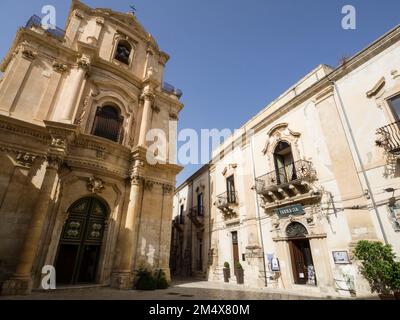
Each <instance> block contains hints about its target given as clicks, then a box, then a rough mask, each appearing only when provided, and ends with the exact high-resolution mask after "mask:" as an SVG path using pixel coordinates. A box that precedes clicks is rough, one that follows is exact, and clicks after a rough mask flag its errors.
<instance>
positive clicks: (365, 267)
mask: <svg viewBox="0 0 400 320" xmlns="http://www.w3.org/2000/svg"><path fill="white" fill-rule="evenodd" d="M354 256H355V257H356V258H357V259H358V260H360V261H361V268H360V271H361V274H362V275H363V276H364V277H365V279H367V281H368V282H369V284H370V286H371V290H372V292H377V293H378V294H382V295H390V294H393V293H396V292H398V291H399V290H400V263H399V262H396V255H395V254H394V253H393V249H392V247H391V246H390V245H384V244H383V243H380V242H370V241H360V242H358V244H357V246H356V248H355V251H354Z"/></svg>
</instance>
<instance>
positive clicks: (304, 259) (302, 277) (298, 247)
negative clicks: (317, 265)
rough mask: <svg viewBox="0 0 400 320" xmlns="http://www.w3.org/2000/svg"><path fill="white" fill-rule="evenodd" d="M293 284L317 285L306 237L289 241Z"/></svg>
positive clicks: (308, 242)
mask: <svg viewBox="0 0 400 320" xmlns="http://www.w3.org/2000/svg"><path fill="white" fill-rule="evenodd" d="M289 248H290V254H291V259H292V268H293V277H294V281H295V284H302V285H305V284H309V285H317V282H316V277H315V269H314V262H313V257H312V253H311V247H310V241H309V240H308V239H294V240H290V241H289Z"/></svg>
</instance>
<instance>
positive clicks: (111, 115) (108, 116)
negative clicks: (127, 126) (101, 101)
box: [92, 106, 124, 143]
mask: <svg viewBox="0 0 400 320" xmlns="http://www.w3.org/2000/svg"><path fill="white" fill-rule="evenodd" d="M123 122H124V118H123V117H122V116H121V115H120V112H119V110H117V109H116V108H115V107H113V106H104V107H100V108H98V109H97V112H96V118H95V120H94V124H93V130H92V134H93V135H95V136H98V137H102V138H105V139H108V140H111V141H114V142H118V143H120V142H121V141H122V139H123V131H122V130H123V126H122V125H123Z"/></svg>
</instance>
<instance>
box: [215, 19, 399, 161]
mask: <svg viewBox="0 0 400 320" xmlns="http://www.w3.org/2000/svg"><path fill="white" fill-rule="evenodd" d="M399 40H400V24H399V25H397V26H396V27H394V28H393V29H391V30H389V31H388V32H387V33H385V34H384V35H382V36H381V37H379V38H378V39H377V40H375V41H374V42H372V43H371V44H370V45H368V46H367V47H365V48H364V49H362V50H361V51H359V52H357V53H356V54H355V55H353V56H352V57H351V58H350V59H348V60H347V61H346V62H345V63H343V64H341V65H339V66H338V67H336V68H335V69H332V71H331V72H329V73H327V74H326V76H325V77H323V78H321V79H319V80H318V81H316V82H315V83H313V84H312V85H310V86H309V87H308V88H306V89H305V90H303V91H302V92H301V93H299V94H298V95H295V96H294V97H293V98H291V99H289V100H288V101H287V102H285V103H284V104H283V105H282V106H280V107H279V108H276V110H273V107H274V105H275V104H276V102H278V101H279V99H280V98H282V97H283V96H285V94H287V93H288V92H290V91H291V90H293V87H295V86H296V85H298V84H299V83H301V81H302V80H300V82H297V83H296V84H295V85H294V86H292V87H291V89H288V90H286V91H285V93H283V94H282V95H280V96H279V97H278V98H277V99H275V100H273V102H272V103H270V104H269V105H268V106H267V107H264V108H263V109H262V110H261V111H260V112H258V113H257V114H256V115H255V116H253V117H252V118H251V119H250V120H249V121H247V122H246V123H245V124H244V125H243V126H241V127H240V129H239V130H237V132H242V133H243V132H248V131H249V130H254V131H259V130H261V129H262V128H264V127H265V126H266V125H268V124H269V123H271V122H273V121H275V120H276V118H277V117H279V116H281V115H282V114H284V113H287V112H288V111H289V110H291V109H293V108H295V107H296V106H298V105H299V104H300V103H302V102H304V101H305V100H307V99H309V98H310V97H312V96H313V95H315V94H317V93H318V92H321V90H323V89H325V88H326V87H327V86H329V85H330V84H331V82H332V81H337V80H339V79H341V78H343V77H344V76H346V75H347V74H349V73H350V72H352V71H354V70H355V69H357V68H358V67H360V66H361V65H363V64H365V63H366V62H367V61H369V60H371V59H372V58H373V57H375V56H377V55H378V54H380V53H381V52H383V51H384V50H386V49H387V48H390V47H391V46H392V45H393V44H394V43H396V42H398V41H399ZM321 66H327V65H323V64H322V65H319V66H318V67H317V68H316V69H314V71H312V72H311V73H309V74H308V75H307V76H306V77H303V79H305V78H307V77H308V76H310V75H311V74H313V72H315V71H316V70H318V68H320V67H321ZM327 67H328V68H330V67H329V66H327ZM264 113H265V116H263V117H262V118H261V119H260V120H259V121H258V122H255V121H256V119H257V118H258V117H261V116H262V115H263V114H264ZM253 122H255V123H253ZM232 138H236V137H235V136H234V135H231V136H230V137H228V138H227V139H226V140H225V142H224V143H222V144H221V145H220V146H218V147H217V148H216V149H215V150H213V160H212V163H213V162H214V161H215V160H216V159H217V157H218V154H219V153H220V152H222V151H223V150H224V151H225V155H226V154H228V153H229V152H230V151H231V150H229V147H230V146H231V145H232V142H236V141H237V140H240V139H241V138H242V137H239V138H237V139H234V140H233V139H232ZM214 155H215V156H214Z"/></svg>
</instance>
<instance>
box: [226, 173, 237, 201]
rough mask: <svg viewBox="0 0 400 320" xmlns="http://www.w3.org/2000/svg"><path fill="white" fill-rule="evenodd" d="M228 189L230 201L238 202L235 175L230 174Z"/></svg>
mask: <svg viewBox="0 0 400 320" xmlns="http://www.w3.org/2000/svg"><path fill="white" fill-rule="evenodd" d="M226 190H227V193H228V194H227V196H228V203H236V189H235V177H234V176H230V177H229V178H227V179H226Z"/></svg>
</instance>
